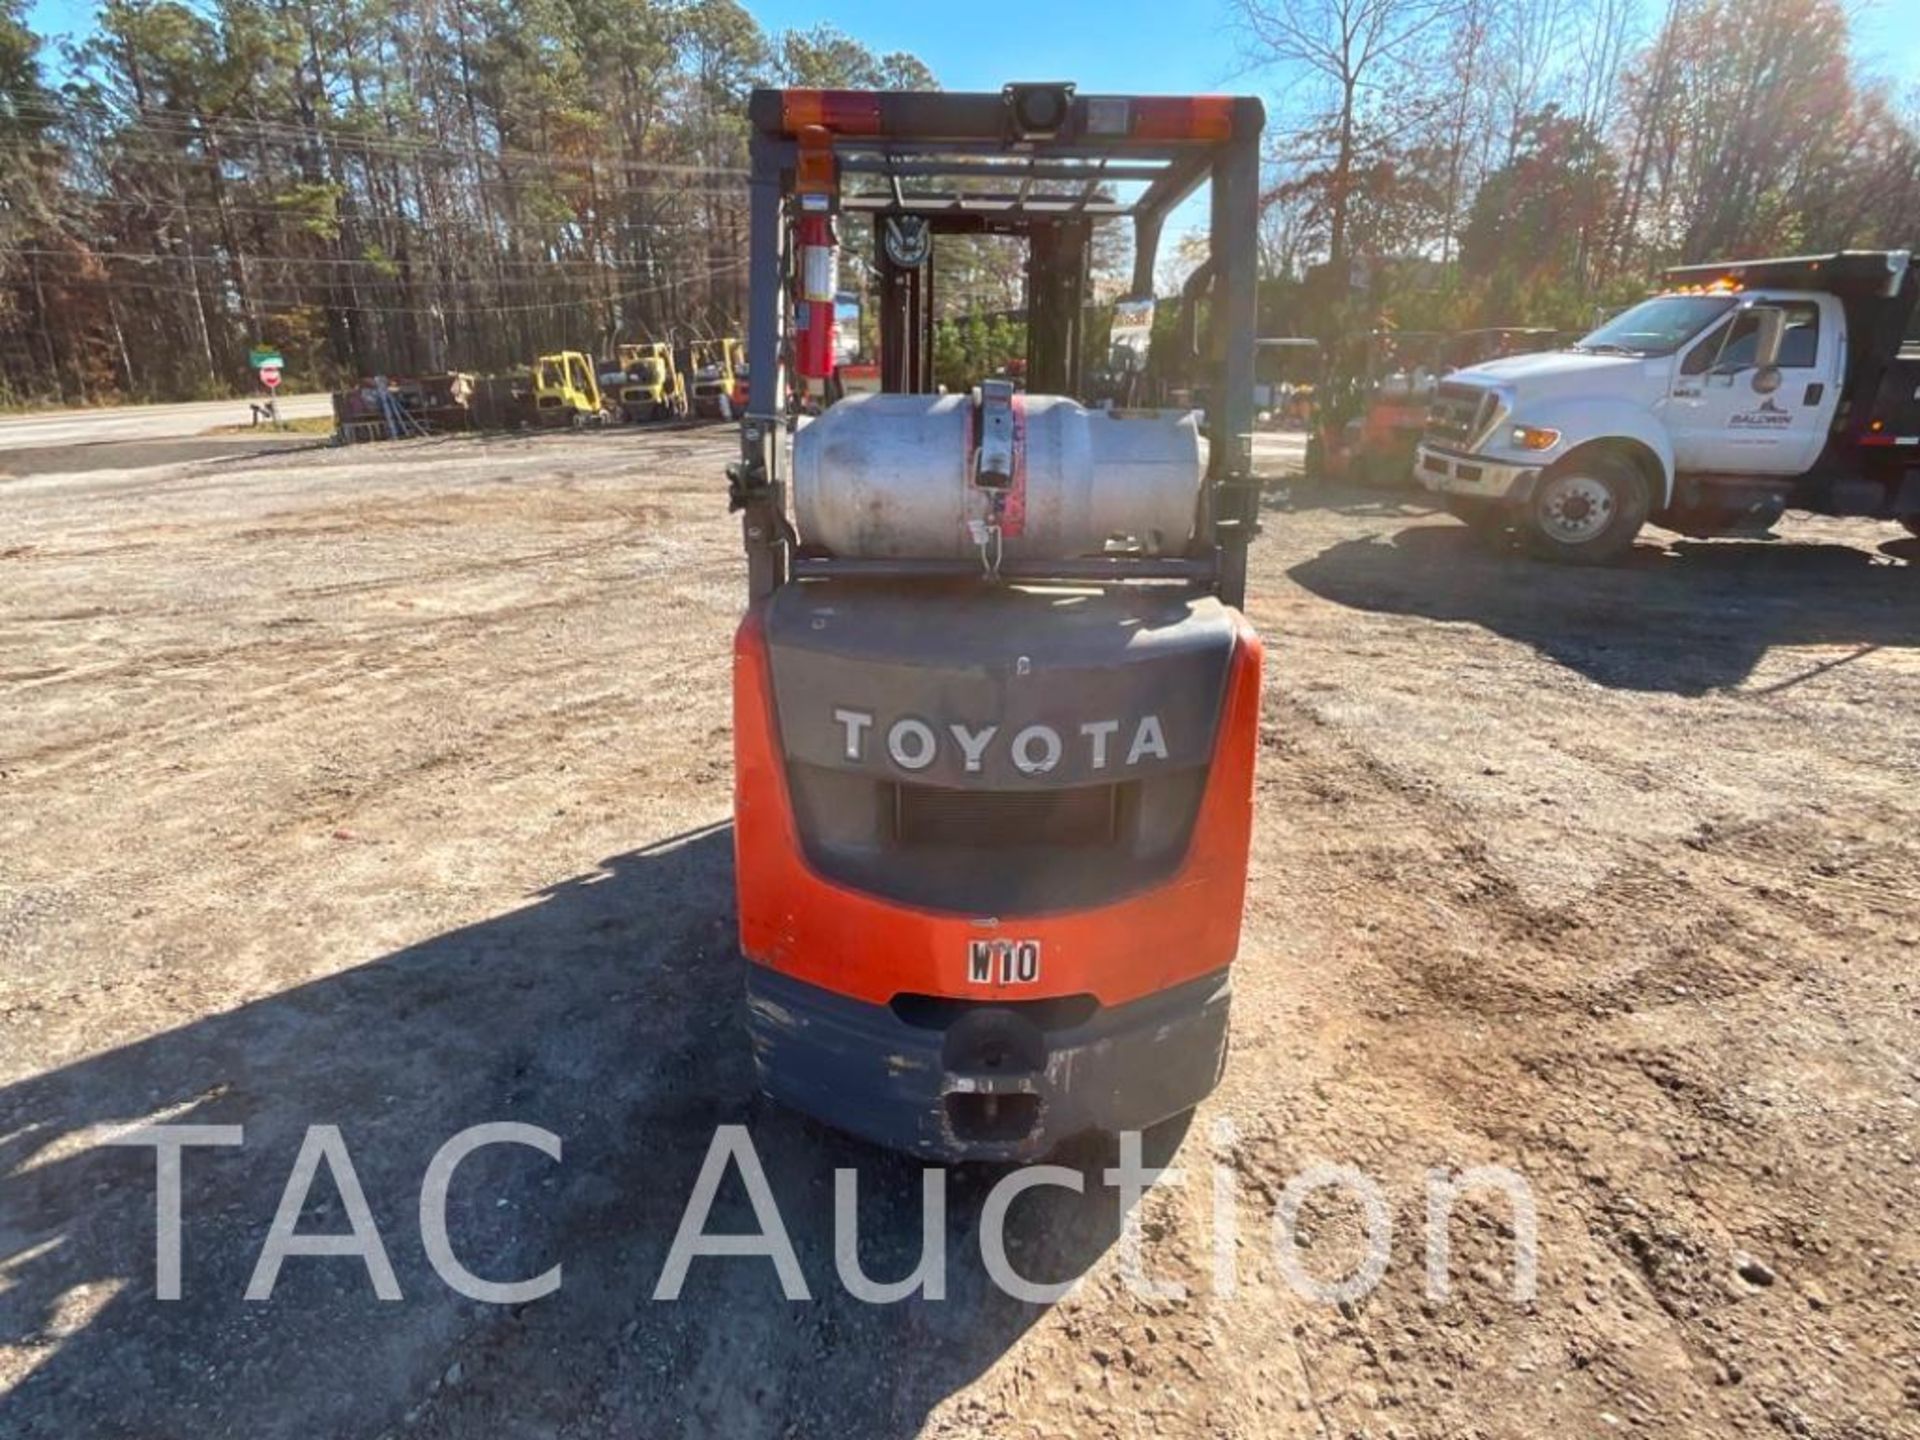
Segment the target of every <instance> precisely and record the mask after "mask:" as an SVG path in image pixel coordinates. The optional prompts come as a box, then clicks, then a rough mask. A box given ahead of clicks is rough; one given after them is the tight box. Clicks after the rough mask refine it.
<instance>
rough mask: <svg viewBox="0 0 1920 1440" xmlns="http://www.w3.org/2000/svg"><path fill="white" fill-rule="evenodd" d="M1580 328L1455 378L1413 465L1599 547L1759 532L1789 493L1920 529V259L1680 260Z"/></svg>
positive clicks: (1572, 556)
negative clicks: (1575, 336) (1654, 289)
mask: <svg viewBox="0 0 1920 1440" xmlns="http://www.w3.org/2000/svg"><path fill="white" fill-rule="evenodd" d="M1666 284H1667V286H1668V289H1667V290H1666V291H1665V292H1664V293H1662V294H1659V295H1656V296H1654V297H1653V298H1651V299H1649V300H1645V301H1643V302H1641V303H1640V304H1638V305H1635V306H1633V307H1632V308H1631V309H1629V310H1627V311H1625V312H1624V313H1622V314H1621V315H1619V316H1617V317H1615V318H1614V319H1612V320H1610V321H1608V322H1607V323H1606V324H1604V325H1602V326H1601V327H1600V328H1599V329H1597V330H1595V331H1594V332H1593V333H1592V334H1590V335H1588V336H1586V337H1585V338H1584V339H1582V340H1580V341H1579V342H1578V343H1576V344H1574V345H1572V346H1569V347H1567V348H1566V349H1562V350H1554V351H1549V352H1547V353H1544V354H1537V355H1522V356H1515V357H1512V358H1510V359H1505V360H1494V361H1489V362H1488V363H1486V364H1483V365H1475V366H1472V367H1470V368H1468V369H1465V370H1460V371H1456V372H1454V373H1453V374H1451V375H1449V376H1447V377H1446V379H1445V380H1444V381H1443V382H1442V383H1441V384H1440V386H1439V388H1438V391H1437V393H1436V394H1435V396H1434V400H1433V403H1432V405H1431V407H1430V410H1429V417H1428V423H1427V428H1426V431H1425V434H1424V435H1423V436H1422V439H1421V443H1420V446H1419V450H1418V452H1417V458H1416V459H1415V462H1414V476H1415V478H1416V479H1417V480H1418V481H1419V482H1420V484H1421V485H1422V486H1424V487H1425V488H1426V489H1428V490H1431V491H1433V492H1435V493H1437V494H1440V495H1443V496H1445V497H1446V503H1447V507H1448V509H1450V510H1451V511H1453V513H1454V514H1456V515H1458V516H1459V517H1460V518H1461V519H1463V520H1465V521H1466V522H1467V523H1468V524H1470V525H1473V526H1474V527H1476V528H1478V529H1482V530H1484V531H1487V532H1489V533H1504V532H1506V531H1508V530H1518V531H1519V532H1520V534H1521V536H1522V537H1523V539H1524V540H1525V541H1526V543H1527V545H1528V547H1529V548H1530V549H1532V550H1533V551H1534V552H1535V553H1536V554H1539V555H1542V556H1545V557H1548V558H1552V559H1557V560H1565V561H1571V562H1575V563H1585V564H1601V563H1605V562H1607V561H1610V560H1613V559H1615V558H1617V557H1618V556H1620V555H1621V554H1623V553H1624V552H1625V551H1626V550H1627V548H1628V547H1629V546H1631V545H1632V544H1633V539H1634V536H1635V535H1637V534H1638V533H1639V531H1640V528H1641V526H1642V525H1644V524H1646V523H1647V522H1648V521H1649V520H1652V521H1653V522H1654V523H1656V524H1659V525H1662V526H1665V527H1666V528H1668V529H1671V530H1675V531H1678V532H1679V533H1681V534H1683V535H1691V536H1696V537H1711V536H1719V535H1733V534H1761V533H1765V532H1766V531H1767V530H1769V529H1770V528H1771V527H1772V526H1773V524H1774V522H1775V521H1776V520H1778V519H1779V518H1780V515H1781V513H1782V512H1783V511H1784V510H1786V509H1788V508H1792V509H1796V510H1807V511H1813V512H1815V513H1818V514H1822V515H1839V516H1861V517H1865V518H1872V519H1877V520H1889V521H1897V522H1899V523H1901V524H1904V525H1905V526H1906V527H1907V529H1909V530H1910V531H1912V532H1913V533H1915V534H1916V535H1920V336H1916V335H1915V334H1914V333H1913V332H1912V331H1911V329H1910V328H1909V327H1911V326H1912V325H1913V323H1914V317H1915V300H1916V296H1917V295H1920V273H1917V272H1916V270H1915V267H1914V266H1913V263H1912V256H1911V254H1910V252H1908V251H1904V250H1893V251H1846V252H1842V253H1839V254H1833V255H1813V256H1800V257H1795V258H1791V259H1781V260H1756V261H1738V262H1733V263H1730V264H1716V265H1689V266H1681V267H1677V268H1675V269H1673V270H1669V271H1668V272H1667V274H1666Z"/></svg>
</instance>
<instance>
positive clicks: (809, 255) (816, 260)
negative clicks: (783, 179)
mask: <svg viewBox="0 0 1920 1440" xmlns="http://www.w3.org/2000/svg"><path fill="white" fill-rule="evenodd" d="M797 229H798V239H799V242H800V303H799V305H798V307H797V313H796V314H795V316H794V333H793V352H794V358H793V367H794V370H795V371H796V372H797V373H798V374H799V375H800V376H801V377H802V378H803V379H806V380H819V381H825V380H829V379H831V378H832V376H833V325H834V314H833V301H834V296H835V295H837V294H838V293H839V291H840V246H839V241H838V240H837V239H836V238H835V236H834V233H833V216H832V215H830V214H828V213H826V212H825V211H807V212H805V213H803V214H802V215H801V216H800V223H799V225H798V227H797Z"/></svg>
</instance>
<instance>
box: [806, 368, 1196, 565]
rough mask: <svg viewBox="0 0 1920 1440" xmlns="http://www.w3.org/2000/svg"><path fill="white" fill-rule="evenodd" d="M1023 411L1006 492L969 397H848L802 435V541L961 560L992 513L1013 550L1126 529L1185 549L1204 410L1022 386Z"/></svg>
mask: <svg viewBox="0 0 1920 1440" xmlns="http://www.w3.org/2000/svg"><path fill="white" fill-rule="evenodd" d="M1015 411H1016V416H1015V426H1014V433H1015V437H1016V439H1015V452H1016V453H1015V465H1014V470H1015V473H1014V476H1013V484H1012V486H1011V487H1010V488H1009V489H1008V490H1007V491H1006V492H1005V493H1004V495H1002V496H996V495H995V494H992V493H989V492H988V491H987V490H984V489H982V488H981V487H980V486H979V485H978V484H976V483H975V479H976V476H975V474H974V464H975V452H976V447H977V446H978V444H979V437H978V433H977V429H978V414H977V411H976V404H975V400H974V398H973V397H972V396H968V395H872V394H864V395H849V396H847V397H846V398H845V399H844V400H841V401H840V402H839V403H838V404H836V405H834V406H832V407H831V408H829V409H828V410H827V411H826V413H825V414H823V415H821V416H819V417H818V418H817V419H815V420H812V421H809V422H805V423H803V424H802V426H801V428H800V430H799V433H798V434H797V435H796V436H795V437H794V445H793V503H794V518H795V521H796V523H797V525H798V527H799V531H800V538H801V541H802V542H803V543H805V544H808V545H818V546H821V547H823V548H825V549H826V550H828V551H830V552H832V553H833V554H834V555H836V556H840V557H842V558H847V559H854V558H861V559H894V560H899V559H926V560H936V559H937V560H951V559H963V558H968V557H971V556H973V555H975V554H977V553H978V551H979V539H978V536H979V533H980V531H979V527H980V526H981V525H983V524H985V523H988V522H989V521H991V522H992V523H994V524H995V525H997V526H998V528H999V545H1000V548H1001V550H1002V553H1004V555H1005V556H1006V558H1008V559H1026V560H1059V559H1071V558H1073V557H1076V556H1084V555H1098V554H1100V553H1101V552H1102V551H1103V550H1105V549H1106V548H1107V544H1108V541H1109V540H1111V539H1115V538H1119V539H1124V540H1125V541H1127V542H1128V543H1130V544H1131V545H1134V546H1138V547H1139V548H1140V549H1141V550H1143V551H1144V552H1145V553H1147V554H1150V555H1167V554H1178V553H1180V552H1181V551H1183V550H1184V549H1185V548H1186V546H1187V544H1188V542H1189V541H1190V540H1191V539H1192V537H1193V531H1194V521H1195V512H1196V509H1197V506H1198V502H1199V495H1200V482H1201V477H1202V476H1203V475H1204V473H1205V471H1206V442H1205V441H1204V440H1203V439H1202V438H1201V436H1200V427H1199V417H1198V415H1197V414H1196V413H1195V412H1193V411H1174V410H1151V411H1122V412H1113V411H1103V410H1088V409H1086V408H1085V407H1083V406H1081V405H1080V404H1079V403H1077V402H1076V401H1074V400H1071V399H1069V398H1067V397H1065V396H1060V395H1020V396H1017V397H1015Z"/></svg>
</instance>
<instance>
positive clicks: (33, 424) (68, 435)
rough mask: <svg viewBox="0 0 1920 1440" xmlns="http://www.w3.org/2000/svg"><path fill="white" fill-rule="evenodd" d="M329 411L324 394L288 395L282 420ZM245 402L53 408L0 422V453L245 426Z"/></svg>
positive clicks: (284, 397) (246, 418)
mask: <svg viewBox="0 0 1920 1440" xmlns="http://www.w3.org/2000/svg"><path fill="white" fill-rule="evenodd" d="M329 413H331V402H330V400H329V399H328V397H327V396H326V395H325V394H324V393H323V394H317V395H287V396H283V397H281V400H280V416H281V418H282V419H284V420H303V419H307V418H310V417H312V416H315V415H326V414H329ZM249 414H250V412H249V411H248V408H247V402H246V401H245V400H206V401H196V402H195V403H193V404H190V405H122V406H116V407H114V408H111V409H105V410H54V411H49V412H48V413H46V414H42V415H16V416H8V417H6V418H4V419H0V451H5V450H42V449H52V448H53V447H55V446H60V445H97V444H101V443H103V442H106V441H110V440H165V439H174V438H178V437H180V436H184V435H200V434H203V433H205V432H206V431H208V430H211V429H213V427H214V426H216V425H244V424H246V423H247V420H248V419H249Z"/></svg>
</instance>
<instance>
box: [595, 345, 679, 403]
mask: <svg viewBox="0 0 1920 1440" xmlns="http://www.w3.org/2000/svg"><path fill="white" fill-rule="evenodd" d="M617 354H618V356H619V362H620V367H619V368H620V379H619V388H618V390H617V391H615V392H614V394H613V397H612V398H613V399H614V401H615V403H616V404H617V405H618V406H619V409H620V414H621V418H622V419H625V420H628V421H633V422H638V421H643V420H682V419H685V418H686V415H687V410H688V405H687V386H686V380H685V378H684V377H683V376H682V375H681V373H680V367H679V366H678V365H676V364H675V363H674V359H673V347H672V346H671V345H668V344H665V343H662V342H658V341H654V342H646V343H641V344H627V345H622V346H620V347H619V348H618V351H617Z"/></svg>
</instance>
